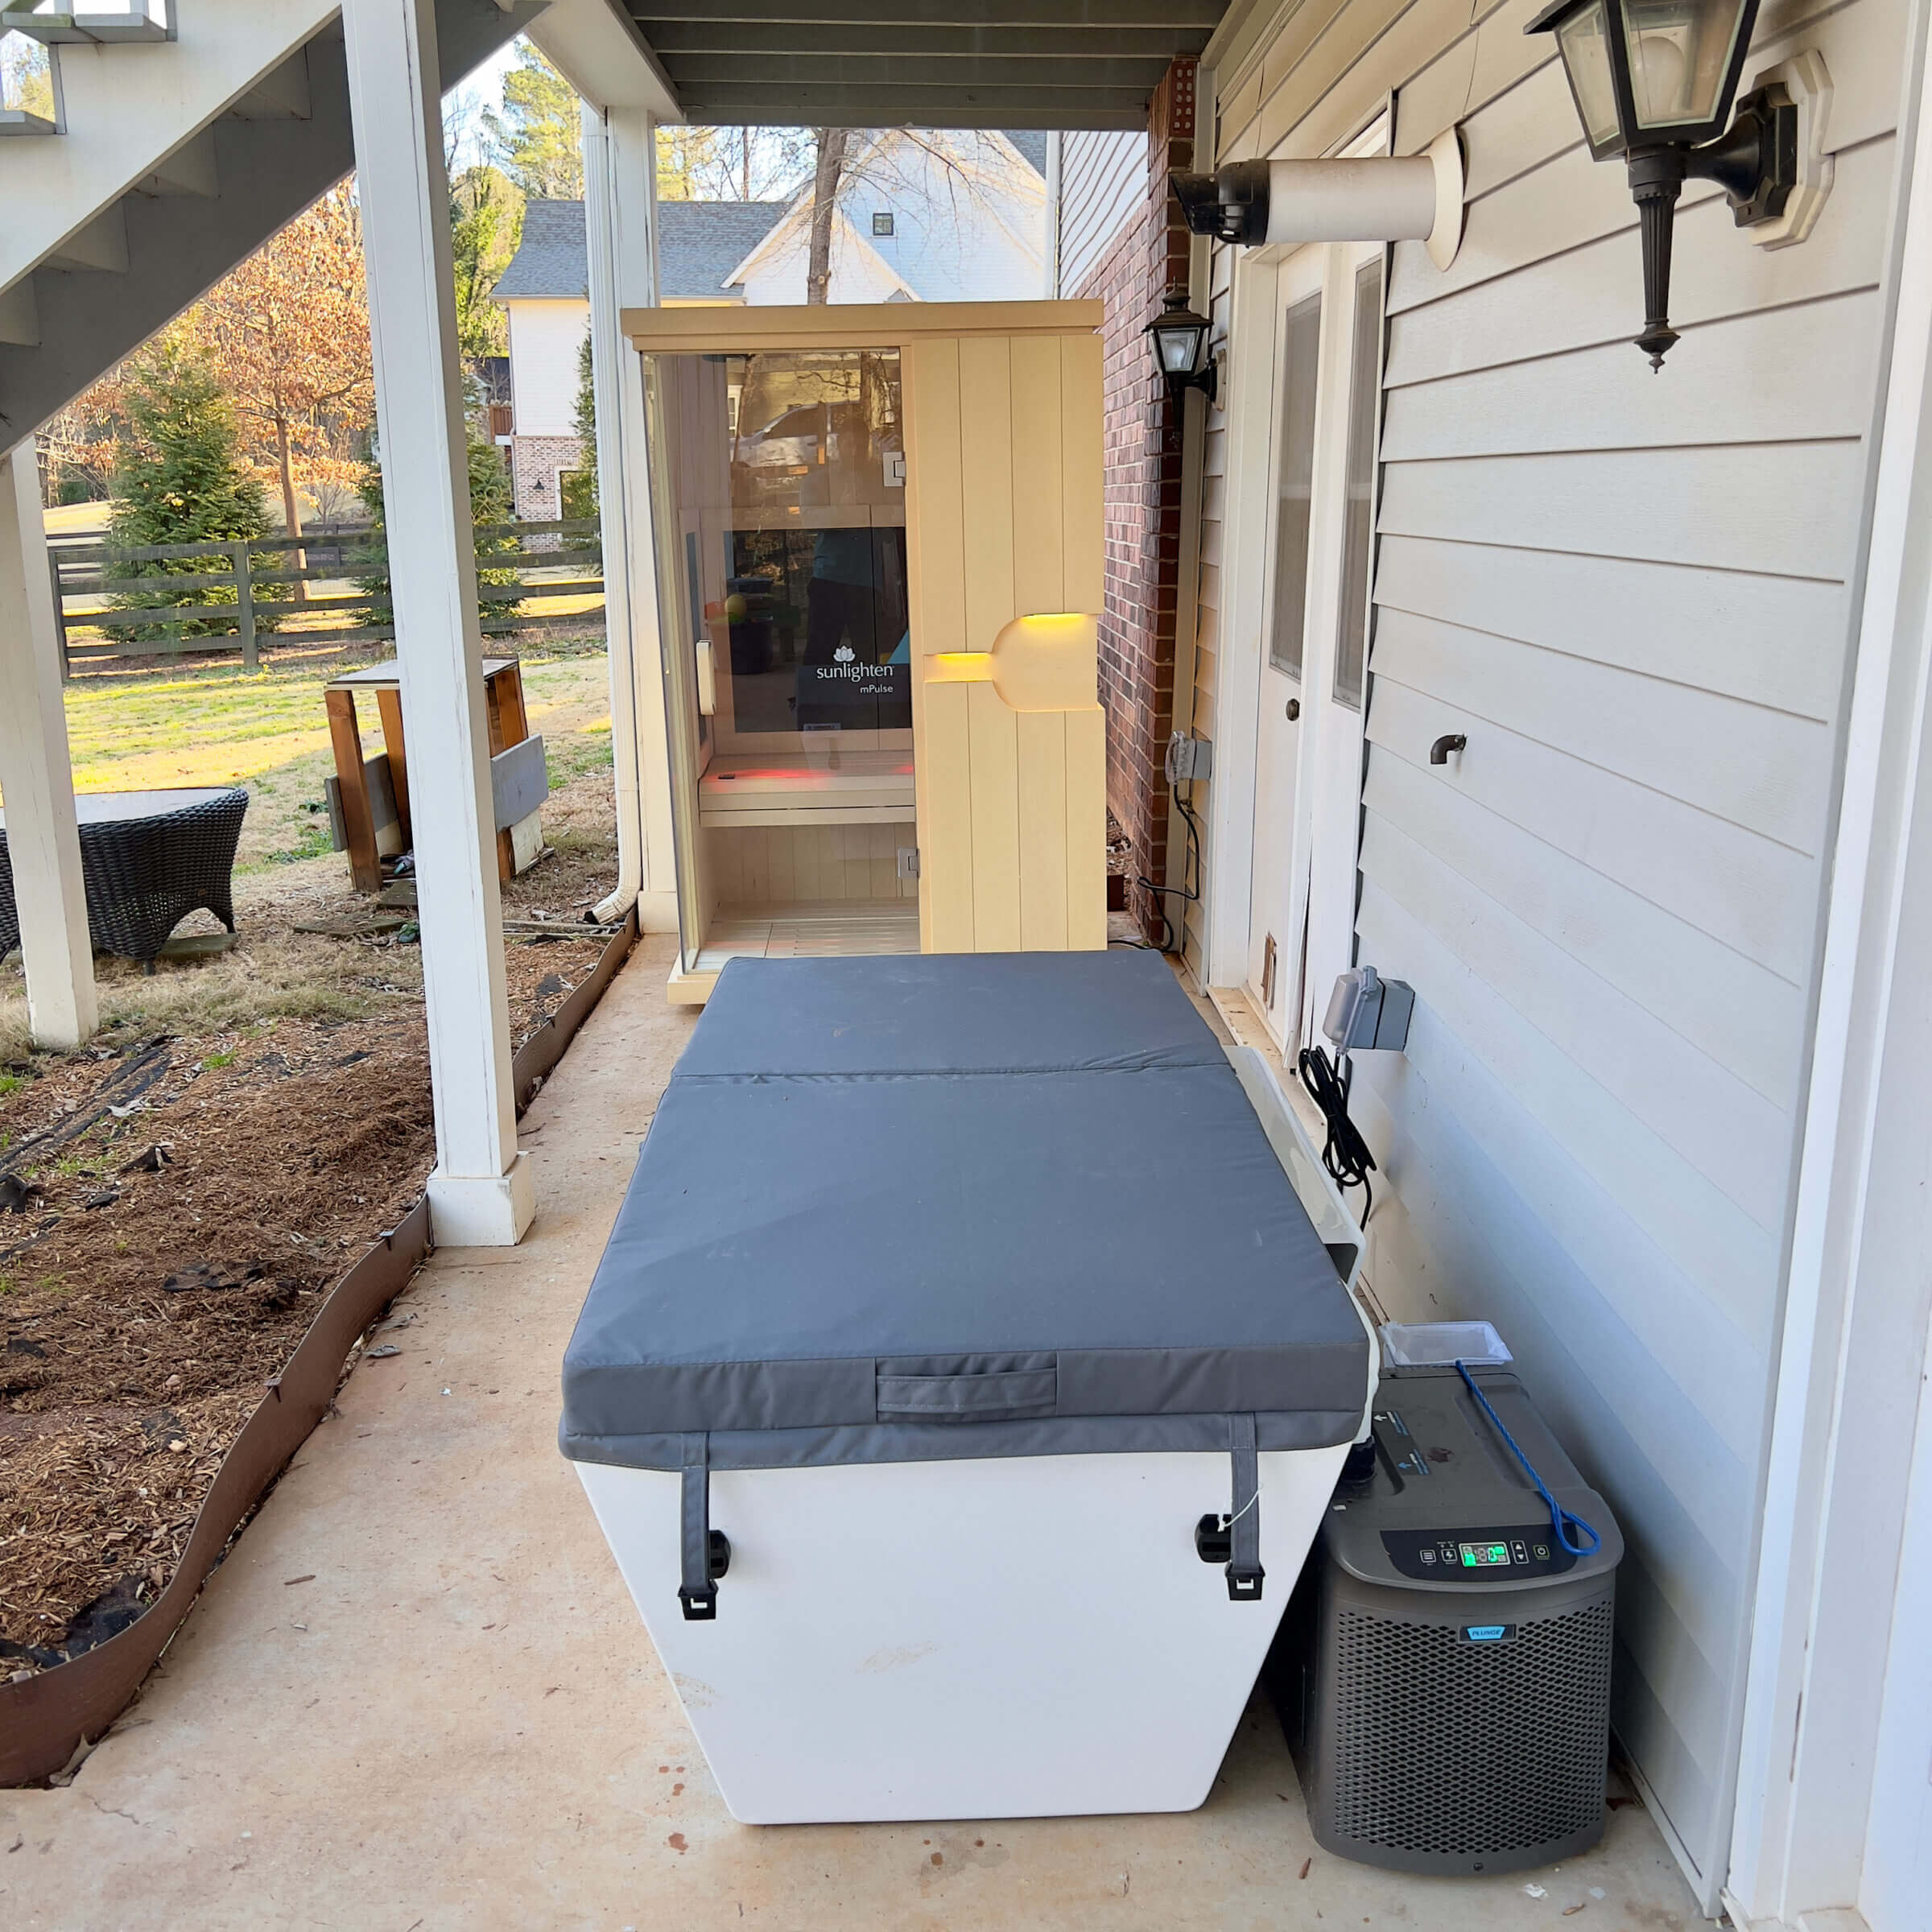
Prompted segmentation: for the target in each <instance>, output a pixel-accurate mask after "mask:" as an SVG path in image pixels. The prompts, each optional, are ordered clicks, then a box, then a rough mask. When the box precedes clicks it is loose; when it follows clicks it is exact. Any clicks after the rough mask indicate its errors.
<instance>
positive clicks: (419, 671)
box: [342, 0, 535, 1247]
mask: <svg viewBox="0 0 1932 1932" xmlns="http://www.w3.org/2000/svg"><path fill="white" fill-rule="evenodd" d="M342 26H343V31H344V37H345V40H346V43H347V48H348V56H349V112H350V117H351V119H352V122H353V126H354V130H355V147H356V183H357V195H358V197H359V199H360V200H361V212H362V242H363V254H364V257H365V260H366V262H367V264H368V271H369V336H370V346H371V349H372V350H373V353H374V363H375V377H376V417H377V422H378V427H379V430H380V436H381V449H382V485H383V502H384V505H385V508H386V517H387V522H388V537H389V558H390V595H391V599H392V601H393V603H394V609H395V623H396V654H397V656H398V658H399V660H400V661H401V667H402V684H403V721H404V725H405V727H406V729H407V734H408V739H409V762H410V770H409V777H410V791H411V798H412V799H413V800H414V802H415V807H416V810H415V827H414V829H415V857H416V890H417V894H418V912H419V922H420V926H421V931H422V939H423V1001H424V1005H425V1006H426V1008H427V1017H428V1022H429V1063H430V1080H431V1091H432V1092H433V1095H434V1098H435V1104H436V1170H435V1171H434V1173H432V1174H431V1176H430V1179H429V1207H430V1216H431V1228H432V1230H433V1232H434V1234H435V1237H436V1242H437V1245H439V1246H457V1247H507V1246H510V1245H513V1244H514V1243H515V1242H516V1241H518V1240H519V1239H520V1238H521V1237H522V1234H523V1231H524V1230H525V1228H527V1227H528V1226H529V1225H530V1218H531V1216H532V1214H533V1212H535V1202H534V1199H533V1195H532V1190H531V1186H530V1174H529V1170H528V1168H527V1167H526V1165H525V1163H524V1161H523V1158H522V1155H521V1154H518V1151H517V1136H516V1115H515V1109H514V1096H513V1092H512V1088H511V1082H510V1024H509V1014H508V1009H507V1002H506V994H505V983H504V980H505V976H504V970H503V919H502V900H501V898H500V897H499V894H498V892H497V853H496V837H495V832H496V822H495V820H496V815H495V810H494V807H493V803H492V791H491V785H490V770H489V737H488V729H487V724H486V720H485V710H484V696H483V640H482V635H481V630H480V629H479V627H478V618H477V559H476V540H475V535H474V531H473V526H472V522H471V518H470V511H469V450H468V436H467V432H466V430H465V426H464V409H463V386H462V377H461V373H460V367H459V365H458V361H457V356H456V288H455V279H454V275H453V273H452V266H451V255H450V238H449V195H448V183H447V180H445V177H444V168H443V127H442V108H441V101H440V88H439V85H438V79H437V76H438V75H439V72H440V68H439V66H438V63H437V56H436V6H435V0H345V5H344V6H343V9H342Z"/></svg>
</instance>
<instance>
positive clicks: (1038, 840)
mask: <svg viewBox="0 0 1932 1932" xmlns="http://www.w3.org/2000/svg"><path fill="white" fill-rule="evenodd" d="M1013 722H1014V725H1015V728H1016V736H1017V742H1018V760H1019V766H1018V774H1019V777H1018V784H1019V808H1020V827H1019V832H1020V944H1021V945H1022V947H1025V948H1026V951H1027V952H1065V951H1066V950H1067V721H1066V715H1065V713H1064V712H1058V711H1023V712H1018V713H1017V714H1016V715H1015V717H1014V720H1013Z"/></svg>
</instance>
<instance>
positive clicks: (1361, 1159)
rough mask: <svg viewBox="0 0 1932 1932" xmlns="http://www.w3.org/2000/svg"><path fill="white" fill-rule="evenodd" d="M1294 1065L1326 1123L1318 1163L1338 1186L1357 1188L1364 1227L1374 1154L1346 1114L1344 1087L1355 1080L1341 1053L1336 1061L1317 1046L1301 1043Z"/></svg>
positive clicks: (1371, 1202) (1372, 1194)
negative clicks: (1300, 1050)
mask: <svg viewBox="0 0 1932 1932" xmlns="http://www.w3.org/2000/svg"><path fill="white" fill-rule="evenodd" d="M1297 1065H1298V1069H1299V1071H1300V1073H1301V1076H1302V1085H1303V1086H1304V1087H1306V1088H1307V1089H1308V1097H1309V1099H1310V1100H1313V1101H1314V1102H1315V1106H1316V1107H1317V1108H1319V1111H1320V1113H1321V1117H1322V1118H1323V1121H1325V1122H1327V1128H1328V1133H1327V1139H1326V1140H1325V1141H1323V1144H1322V1165H1323V1166H1324V1167H1326V1168H1327V1170H1328V1173H1329V1175H1330V1178H1331V1179H1332V1180H1333V1181H1334V1182H1335V1185H1336V1186H1337V1187H1342V1188H1349V1187H1359V1188H1360V1189H1361V1191H1362V1221H1361V1224H1362V1225H1363V1227H1364V1228H1366V1227H1367V1226H1368V1225H1369V1213H1370V1212H1371V1210H1373V1208H1374V1206H1375V1191H1374V1189H1373V1188H1372V1187H1370V1186H1369V1173H1370V1171H1371V1170H1373V1168H1374V1166H1375V1156H1374V1155H1373V1154H1371V1153H1370V1152H1369V1143H1368V1142H1367V1141H1365V1140H1364V1139H1363V1138H1362V1132H1361V1129H1360V1128H1359V1127H1357V1126H1356V1124H1355V1122H1354V1121H1352V1120H1350V1119H1349V1117H1348V1089H1349V1088H1350V1087H1351V1086H1352V1085H1353V1084H1354V1082H1355V1073H1354V1069H1353V1068H1352V1067H1350V1066H1349V1065H1348V1061H1347V1059H1346V1057H1345V1056H1344V1059H1342V1060H1341V1061H1340V1063H1337V1062H1335V1061H1334V1060H1331V1059H1329V1057H1328V1055H1327V1051H1326V1049H1324V1048H1323V1047H1303V1048H1302V1052H1301V1058H1300V1059H1299V1061H1298V1063H1297Z"/></svg>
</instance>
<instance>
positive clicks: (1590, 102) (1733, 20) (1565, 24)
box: [1524, 0, 1798, 369]
mask: <svg viewBox="0 0 1932 1932" xmlns="http://www.w3.org/2000/svg"><path fill="white" fill-rule="evenodd" d="M1757 6H1758V0H1555V3H1554V5H1553V6H1546V7H1545V8H1544V9H1543V10H1542V12H1541V13H1540V14H1538V15H1537V17H1536V18H1535V19H1534V20H1532V21H1531V22H1530V24H1529V26H1528V27H1526V28H1525V30H1524V31H1525V32H1526V33H1532V34H1542V33H1548V34H1554V35H1555V36H1556V46H1557V52H1558V53H1559V54H1560V55H1561V56H1562V57H1563V72H1564V73H1565V74H1566V75H1567V76H1568V79H1569V82H1570V92H1571V94H1572V95H1573V96H1574V97H1575V101H1576V112H1577V118H1578V119H1579V121H1581V122H1582V123H1583V138H1584V139H1585V141H1587V142H1588V143H1589V147H1590V153H1591V158H1592V159H1595V160H1598V161H1606V160H1608V159H1612V157H1613V156H1615V155H1622V156H1623V157H1624V165H1625V167H1627V168H1628V170H1629V176H1630V193H1631V196H1632V198H1633V200H1635V201H1636V203H1637V219H1638V223H1639V226H1640V229H1641V234H1642V237H1643V249H1644V332H1643V333H1642V334H1641V336H1638V337H1637V347H1638V348H1639V349H1641V350H1643V352H1644V353H1645V354H1646V355H1647V356H1649V358H1650V366H1651V367H1652V368H1653V369H1661V368H1662V366H1663V361H1664V357H1665V355H1666V353H1667V352H1668V351H1669V349H1670V345H1672V344H1673V343H1674V342H1675V341H1677V339H1678V338H1677V331H1676V330H1675V329H1674V328H1671V326H1670V233H1671V227H1672V224H1673V221H1674V217H1675V214H1676V209H1677V199H1678V195H1679V194H1680V193H1681V192H1682V189H1683V185H1684V183H1685V181H1686V180H1687V179H1695V180H1705V181H1715V183H1716V184H1718V185H1719V187H1720V188H1723V189H1724V191H1725V192H1726V193H1727V194H1728V196H1730V200H1731V210H1732V219H1733V220H1734V221H1736V224H1737V225H1738V226H1739V227H1740V228H1747V227H1749V226H1752V225H1754V224H1756V223H1757V222H1760V221H1775V220H1777V217H1779V216H1780V215H1781V214H1782V213H1784V210H1785V202H1786V201H1787V200H1789V199H1790V193H1791V190H1792V189H1793V188H1794V187H1795V186H1796V185H1797V182H1798V109H1797V107H1796V106H1795V105H1794V103H1793V102H1792V101H1791V99H1790V96H1789V95H1788V94H1787V93H1785V89H1783V88H1782V87H1780V86H1777V85H1772V86H1768V87H1761V88H1758V89H1756V90H1755V91H1754V92H1752V93H1749V94H1748V95H1746V96H1745V97H1744V99H1743V100H1742V101H1740V102H1739V103H1738V110H1737V118H1736V121H1735V122H1732V119H1731V104H1732V100H1733V99H1734V98H1735V97H1736V93H1737V84H1738V80H1739V77H1740V76H1741V74H1742V73H1743V72H1744V56H1745V54H1746V52H1748V49H1749V47H1750V44H1751V30H1752V27H1754V26H1755V25H1756V24H1757ZM1727 126H1728V132H1727V131H1726V129H1727Z"/></svg>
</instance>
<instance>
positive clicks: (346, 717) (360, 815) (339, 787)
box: [322, 690, 382, 892]
mask: <svg viewBox="0 0 1932 1932" xmlns="http://www.w3.org/2000/svg"><path fill="white" fill-rule="evenodd" d="M322 706H323V709H324V712H327V714H328V742H329V745H330V748H331V749H332V750H333V752H334V753H335V758H336V791H338V793H339V794H340V795H341V801H342V830H343V834H344V836H345V839H346V840H347V841H348V845H349V877H350V879H351V881H353V884H354V886H355V889H356V890H357V892H380V891H381V890H382V860H381V859H380V858H379V857H378V856H377V852H376V828H375V823H374V819H372V818H371V816H370V815H369V781H368V780H367V779H366V778H365V777H364V776H363V775H362V734H361V732H360V731H358V730H357V728H356V697H355V693H354V692H353V691H334V690H330V691H324V692H323V694H322Z"/></svg>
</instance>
